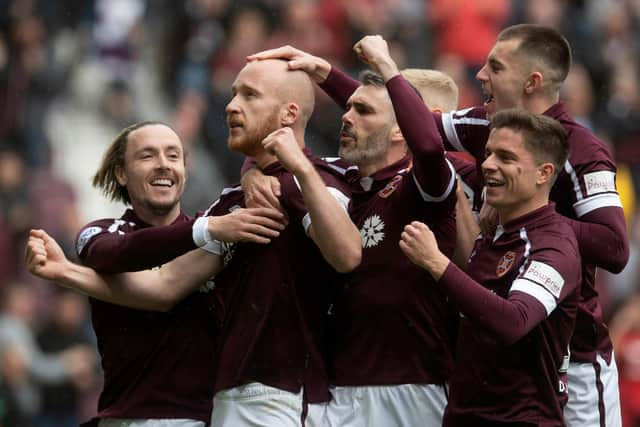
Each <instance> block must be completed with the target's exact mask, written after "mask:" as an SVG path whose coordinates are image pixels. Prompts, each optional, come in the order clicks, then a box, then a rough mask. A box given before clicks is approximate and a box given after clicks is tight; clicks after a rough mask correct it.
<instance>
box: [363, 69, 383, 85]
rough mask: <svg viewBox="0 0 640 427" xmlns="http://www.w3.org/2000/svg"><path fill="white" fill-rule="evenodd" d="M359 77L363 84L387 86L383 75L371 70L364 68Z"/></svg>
mask: <svg viewBox="0 0 640 427" xmlns="http://www.w3.org/2000/svg"><path fill="white" fill-rule="evenodd" d="M359 79H360V83H362V85H363V86H376V87H382V88H385V87H386V86H385V84H384V79H383V78H382V76H381V75H380V74H378V73H376V72H373V71H371V70H364V71H363V72H361V73H360V76H359Z"/></svg>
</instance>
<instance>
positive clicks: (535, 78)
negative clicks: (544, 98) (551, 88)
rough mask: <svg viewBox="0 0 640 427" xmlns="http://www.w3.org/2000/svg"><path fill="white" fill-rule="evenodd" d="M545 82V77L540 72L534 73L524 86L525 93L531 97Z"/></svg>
mask: <svg viewBox="0 0 640 427" xmlns="http://www.w3.org/2000/svg"><path fill="white" fill-rule="evenodd" d="M543 82H544V77H543V76H542V73H541V72H540V71H534V72H532V73H531V74H530V75H529V78H528V79H527V81H526V82H525V84H524V91H525V92H526V93H527V94H528V95H530V94H532V93H533V92H534V91H536V90H538V89H540V88H541V87H542V84H543Z"/></svg>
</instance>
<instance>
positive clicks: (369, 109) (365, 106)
mask: <svg viewBox="0 0 640 427" xmlns="http://www.w3.org/2000/svg"><path fill="white" fill-rule="evenodd" d="M351 107H355V108H358V109H359V110H364V111H365V112H368V113H373V112H375V111H376V110H375V108H374V107H373V105H371V104H368V103H365V102H362V101H358V100H354V101H347V109H349V108H351Z"/></svg>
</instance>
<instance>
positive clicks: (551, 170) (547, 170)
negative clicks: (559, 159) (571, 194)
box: [536, 163, 556, 185]
mask: <svg viewBox="0 0 640 427" xmlns="http://www.w3.org/2000/svg"><path fill="white" fill-rule="evenodd" d="M555 171H556V168H555V167H554V166H553V163H542V164H541V165H540V166H538V176H537V178H536V184H540V185H542V184H545V183H547V182H550V181H551V180H552V179H553V176H554V174H555Z"/></svg>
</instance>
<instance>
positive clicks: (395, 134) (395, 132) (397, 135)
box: [390, 123, 404, 142]
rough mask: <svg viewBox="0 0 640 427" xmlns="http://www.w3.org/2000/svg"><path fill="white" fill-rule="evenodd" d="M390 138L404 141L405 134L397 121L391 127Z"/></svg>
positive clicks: (395, 140)
mask: <svg viewBox="0 0 640 427" xmlns="http://www.w3.org/2000/svg"><path fill="white" fill-rule="evenodd" d="M390 138H391V142H397V141H404V135H402V131H401V130H400V126H399V125H398V124H397V123H396V124H394V125H393V126H392V127H391V133H390Z"/></svg>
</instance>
